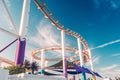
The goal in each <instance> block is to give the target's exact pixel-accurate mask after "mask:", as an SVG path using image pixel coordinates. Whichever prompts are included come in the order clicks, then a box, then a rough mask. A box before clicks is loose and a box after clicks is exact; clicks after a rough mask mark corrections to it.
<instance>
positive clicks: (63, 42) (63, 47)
mask: <svg viewBox="0 0 120 80" xmlns="http://www.w3.org/2000/svg"><path fill="white" fill-rule="evenodd" d="M61 43H62V44H61V45H62V59H63V73H64V77H65V78H67V64H66V58H65V34H64V30H61Z"/></svg>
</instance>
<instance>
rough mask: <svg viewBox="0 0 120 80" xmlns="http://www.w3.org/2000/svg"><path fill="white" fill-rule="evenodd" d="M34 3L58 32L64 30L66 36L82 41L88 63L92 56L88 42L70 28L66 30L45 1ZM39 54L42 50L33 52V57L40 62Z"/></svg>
mask: <svg viewBox="0 0 120 80" xmlns="http://www.w3.org/2000/svg"><path fill="white" fill-rule="evenodd" d="M34 2H35V3H36V5H37V7H38V9H40V11H42V13H43V14H44V16H45V18H47V19H48V20H49V21H50V22H51V23H52V24H53V25H54V26H55V27H56V28H57V29H58V30H63V31H64V32H65V33H66V34H68V35H71V36H73V37H75V38H77V39H79V40H80V41H81V43H82V45H83V46H84V48H85V49H84V50H83V51H82V52H83V53H84V54H85V55H87V56H85V57H84V62H86V61H88V60H89V59H90V56H89V52H88V49H89V48H88V44H87V42H86V41H85V40H84V39H83V38H82V37H81V36H80V35H79V34H78V33H76V32H74V31H72V30H70V29H68V28H65V27H64V25H63V24H62V23H60V22H59V20H58V19H57V18H56V17H55V16H54V15H53V13H52V12H51V11H50V9H49V8H48V7H47V5H46V3H45V2H44V1H43V0H39V1H38V0H34ZM52 48H53V47H50V49H52ZM57 48H58V47H56V48H54V49H57ZM59 49H61V48H60V47H59ZM66 49H67V48H66ZM45 50H46V49H45ZM70 50H73V49H70ZM38 52H41V51H40V49H38V50H35V51H33V53H32V55H33V57H34V58H35V59H38V60H40V58H39V57H37V56H35V54H36V53H38ZM73 52H75V53H76V52H77V50H76V51H73ZM77 56H78V55H75V56H71V57H70V58H69V59H71V58H75V57H77ZM55 60H57V59H55ZM58 60H59V59H58ZM52 61H54V60H52Z"/></svg>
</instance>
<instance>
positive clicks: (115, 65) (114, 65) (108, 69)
mask: <svg viewBox="0 0 120 80" xmlns="http://www.w3.org/2000/svg"><path fill="white" fill-rule="evenodd" d="M118 66H119V65H117V64H113V65H111V66H107V67H104V68H101V69H100V70H101V71H110V70H113V69H115V68H116V67H118Z"/></svg>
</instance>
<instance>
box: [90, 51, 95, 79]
mask: <svg viewBox="0 0 120 80" xmlns="http://www.w3.org/2000/svg"><path fill="white" fill-rule="evenodd" d="M88 53H89V57H90V59H89V62H90V67H91V70H92V71H93V72H94V67H93V61H92V54H91V51H90V49H88ZM92 79H93V80H96V76H95V75H93V76H92Z"/></svg>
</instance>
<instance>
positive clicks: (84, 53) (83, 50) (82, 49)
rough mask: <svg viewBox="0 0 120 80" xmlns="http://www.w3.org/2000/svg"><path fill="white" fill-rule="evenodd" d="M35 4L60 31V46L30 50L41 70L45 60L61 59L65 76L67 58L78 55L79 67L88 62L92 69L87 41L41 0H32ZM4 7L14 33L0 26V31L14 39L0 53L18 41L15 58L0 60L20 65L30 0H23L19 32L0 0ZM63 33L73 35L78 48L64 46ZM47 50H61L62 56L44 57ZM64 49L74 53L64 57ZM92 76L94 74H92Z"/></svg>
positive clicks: (4, 4)
mask: <svg viewBox="0 0 120 80" xmlns="http://www.w3.org/2000/svg"><path fill="white" fill-rule="evenodd" d="M34 2H35V4H36V5H37V7H38V9H39V10H40V11H42V12H43V14H44V16H45V18H47V19H48V20H49V21H50V22H51V23H52V24H53V25H54V26H55V27H56V28H57V29H58V30H59V31H61V46H54V47H53V46H52V47H47V48H44V49H36V50H34V51H33V52H32V54H31V55H32V57H33V58H34V59H36V60H40V61H41V70H43V71H44V65H45V64H44V62H45V61H48V62H50V61H60V60H63V73H64V77H65V78H67V77H68V76H67V64H66V61H67V60H74V58H76V57H78V56H79V64H80V66H81V67H83V65H84V63H86V62H88V61H89V62H90V66H91V71H94V69H93V63H92V59H91V52H90V49H89V47H88V44H87V42H86V41H85V40H84V39H83V38H82V37H81V36H80V35H79V34H78V33H76V32H74V31H72V30H70V29H68V28H66V27H64V25H63V24H61V23H60V21H59V20H58V19H57V18H56V17H55V16H54V15H53V13H52V12H51V11H50V10H49V8H48V7H47V5H46V3H45V2H44V1H43V0H34ZM2 3H3V6H4V9H5V11H6V13H7V16H8V19H9V21H10V23H11V26H12V27H13V29H14V30H15V31H16V34H14V33H11V32H9V31H7V30H5V29H3V28H0V31H2V32H4V33H7V34H9V35H11V36H14V37H16V39H15V40H14V41H12V42H11V43H10V44H8V45H7V46H5V47H4V48H3V49H1V50H0V53H1V52H2V51H4V50H5V49H6V48H7V47H9V46H10V45H12V44H13V43H14V42H16V41H18V46H17V53H16V59H15V62H12V61H10V60H8V59H5V58H3V57H0V61H2V62H5V63H7V64H10V65H21V64H23V62H24V55H25V46H26V35H27V33H26V30H27V24H28V20H29V10H30V0H24V3H23V10H22V16H21V22H20V29H19V32H18V30H17V28H16V26H15V24H14V22H13V20H12V17H11V15H10V13H9V10H8V8H7V5H6V3H5V1H4V0H2ZM65 34H68V35H70V36H73V37H75V38H76V40H77V43H78V49H74V48H72V47H66V46H65ZM48 50H61V51H62V58H59V59H58V58H57V59H46V58H45V52H46V51H48ZM65 50H70V51H73V52H74V53H75V55H74V56H70V57H67V58H66V55H65ZM37 53H41V57H38V56H37V55H36V54H37ZM93 76H94V75H93ZM82 80H86V76H85V73H84V72H83V73H82Z"/></svg>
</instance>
